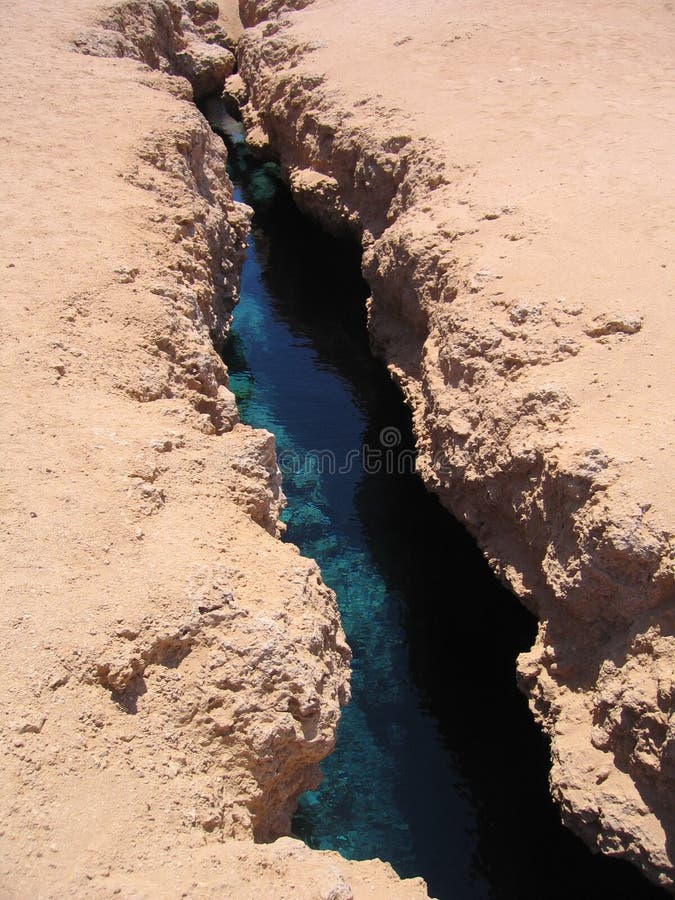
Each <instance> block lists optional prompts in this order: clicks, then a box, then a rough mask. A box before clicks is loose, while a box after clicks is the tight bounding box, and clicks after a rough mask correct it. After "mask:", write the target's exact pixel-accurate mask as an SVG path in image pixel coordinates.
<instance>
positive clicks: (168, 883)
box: [0, 0, 426, 898]
mask: <svg viewBox="0 0 675 900" xmlns="http://www.w3.org/2000/svg"><path fill="white" fill-rule="evenodd" d="M217 12H218V10H217V7H216V6H215V4H213V3H209V2H197V3H192V2H174V0H148V2H143V3H129V4H121V5H119V6H116V7H114V8H111V9H110V8H109V9H108V10H107V11H106V12H105V14H104V18H103V19H101V16H102V15H103V13H102V11H101V9H100V7H99V5H98V3H97V2H95V0H66V2H63V3H59V4H51V3H49V4H44V3H41V2H40V0H29V2H27V3H25V4H22V5H21V6H20V7H19V8H17V9H16V10H15V11H14V14H13V16H12V17H11V20H9V19H8V18H7V17H3V19H2V22H1V23H0V33H1V37H2V42H3V54H2V61H1V63H0V68H1V70H2V74H1V77H0V80H1V81H2V84H3V89H4V92H5V96H4V99H3V106H2V122H3V126H2V134H3V138H2V143H3V181H4V183H5V186H6V189H5V190H4V192H3V194H4V196H3V219H4V226H3V228H4V236H5V237H4V240H3V248H2V254H1V262H0V266H1V267H2V271H3V273H4V274H3V279H4V281H3V299H2V325H1V327H2V335H3V340H2V342H1V344H2V351H1V353H2V355H1V357H0V371H1V372H2V392H1V397H0V418H1V423H2V424H1V427H2V429H3V434H5V436H6V438H7V441H6V446H5V452H3V455H2V462H1V463H0V492H1V496H2V509H1V517H2V533H3V539H2V546H1V550H2V565H1V567H0V569H1V571H2V585H3V592H4V596H5V599H4V602H3V605H2V616H1V618H0V646H2V654H0V672H1V673H2V680H3V684H4V685H5V691H6V702H5V703H4V704H3V709H2V716H1V719H0V731H1V733H2V740H3V746H4V747H5V753H4V756H3V765H2V769H3V776H2V781H3V787H4V790H3V796H2V799H1V800H0V806H1V807H2V814H1V817H2V821H3V827H2V831H1V833H0V844H1V845H2V865H1V866H0V885H1V887H0V892H1V893H2V894H3V896H7V897H29V896H36V895H38V894H39V895H40V896H50V897H52V896H53V897H56V896H63V895H64V894H68V895H72V896H97V897H103V896H113V895H119V893H120V892H122V893H124V894H125V895H126V896H144V897H145V896H161V897H173V896H176V897H178V896H184V895H185V892H189V893H190V895H191V896H195V897H201V896H204V897H206V896H209V897H210V896H224V895H226V896H230V897H235V898H236V897H243V898H249V897H252V896H256V897H274V898H279V897H303V896H308V897H309V896H312V897H314V896H322V897H324V896H325V897H328V896H331V897H345V898H348V897H352V896H355V897H359V896H366V895H367V896H371V893H372V891H373V890H381V891H384V892H387V895H388V896H389V895H390V896H392V897H398V896H400V897H404V896H405V897H408V896H410V897H412V896H426V891H425V890H424V887H423V884H422V883H421V882H419V881H417V882H407V883H401V882H399V881H398V879H397V878H396V877H395V876H394V873H393V871H392V870H391V869H390V867H388V866H384V865H382V864H379V863H373V864H372V865H371V864H364V865H360V864H351V863H347V862H345V861H343V860H341V859H340V858H339V857H338V856H337V855H335V854H318V853H317V854H314V853H312V852H311V851H309V850H308V849H307V848H304V847H302V846H301V845H299V843H298V842H296V841H291V840H290V839H288V840H285V841H283V842H282V843H281V844H275V845H272V846H270V847H260V848H258V847H256V846H255V845H254V844H253V843H252V839H254V838H255V839H257V840H269V839H273V838H275V837H277V836H278V835H280V834H284V833H287V831H288V829H289V824H290V815H291V814H292V811H293V808H294V804H295V800H296V798H297V796H298V794H299V793H300V792H301V791H303V790H305V789H306V788H308V787H311V786H313V785H315V784H316V781H317V778H318V777H319V769H318V763H319V761H320V759H322V758H323V757H324V756H325V755H326V754H327V753H328V752H330V750H331V748H332V746H333V743H334V739H335V728H336V724H337V720H338V716H339V707H340V705H341V704H343V703H344V702H346V700H347V699H348V696H349V657H350V654H349V649H348V647H347V646H346V643H345V640H344V635H343V632H342V628H341V625H340V621H339V615H338V611H337V607H336V603H335V597H334V595H333V593H332V592H331V591H330V590H329V589H328V588H327V587H326V586H325V585H324V584H323V582H322V580H321V576H320V573H319V571H318V569H317V566H316V565H315V563H313V562H312V561H311V560H307V559H304V558H302V557H301V556H300V555H299V553H298V552H297V549H296V548H294V547H292V546H291V545H287V544H284V543H282V542H281V541H279V539H278V532H279V522H278V513H279V511H280V508H281V506H282V504H283V495H282V492H281V485H280V476H279V471H278V468H277V464H276V458H275V450H274V439H273V436H272V435H270V434H269V433H267V432H264V431H255V430H253V429H251V428H248V427H247V426H244V425H242V424H241V423H239V421H238V415H237V410H236V405H235V402H234V397H233V395H232V394H231V392H230V391H229V389H228V382H227V371H226V369H225V367H224V365H223V363H222V362H221V359H220V357H219V355H218V353H217V352H216V349H215V348H214V344H215V345H216V346H217V345H218V344H219V343H220V342H221V341H222V338H223V336H224V334H225V332H226V330H227V327H228V324H229V321H230V319H231V316H232V310H233V307H234V304H235V303H236V299H237V292H238V282H239V268H240V265H241V262H242V259H243V253H244V247H245V238H246V234H247V230H248V216H249V211H248V210H247V208H246V207H244V206H242V205H240V204H237V203H235V202H234V201H233V198H232V189H231V185H230V183H229V181H228V179H227V176H226V171H225V162H226V154H225V150H224V147H223V144H222V141H220V139H218V138H216V137H215V136H214V135H213V134H212V132H211V130H210V129H209V127H208V126H207V124H206V122H205V121H204V119H203V118H202V117H201V115H200V114H199V113H198V112H197V110H196V109H195V107H194V105H193V103H192V97H193V89H194V93H198V94H199V93H201V92H203V91H204V90H208V89H210V88H212V87H215V86H216V85H222V80H223V79H224V77H225V75H226V74H227V72H228V70H229V67H231V65H232V64H233V59H232V57H231V54H230V52H229V50H227V48H226V47H223V46H221V43H223V36H222V34H221V33H220V31H219V29H218V26H217V25H216V22H215V16H216V15H217ZM87 23H88V25H87ZM85 25H86V26H87V27H86V30H85V31H83V28H84V27H85ZM74 50H77V51H80V52H74ZM109 56H112V57H115V58H108V57H109ZM122 57H123V58H122ZM44 71H48V73H49V83H48V86H47V85H43V86H42V87H40V86H38V87H37V89H36V72H44ZM185 76H187V77H188V78H189V81H188V80H186V77H185ZM29 102H30V104H31V106H30V108H29V106H28V104H29ZM231 838H236V839H238V840H237V841H236V842H234V843H233V842H230V841H229V839H231Z"/></svg>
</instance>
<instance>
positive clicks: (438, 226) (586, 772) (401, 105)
mask: <svg viewBox="0 0 675 900" xmlns="http://www.w3.org/2000/svg"><path fill="white" fill-rule="evenodd" d="M301 5H302V6H303V7H304V8H302V9H300V10H299V9H297V6H298V5H297V4H288V3H283V2H276V3H266V4H250V3H247V2H245V0H243V2H242V3H241V4H240V8H241V11H242V17H243V20H244V24H246V25H248V26H250V27H249V28H248V29H247V31H246V32H245V34H244V37H243V39H242V42H241V44H240V50H239V59H240V71H241V74H242V76H243V77H244V80H245V81H246V82H247V84H248V87H249V91H250V98H251V99H250V102H249V104H248V106H246V107H244V110H243V114H244V119H245V122H246V124H247V127H248V130H249V134H250V136H251V140H252V142H253V143H254V144H255V145H257V146H259V147H265V146H267V145H271V146H272V147H273V148H274V150H275V151H276V152H277V153H278V155H279V156H280V159H281V162H282V166H283V168H284V170H285V172H286V174H287V177H288V180H289V182H290V185H291V187H292V189H293V191H294V194H295V197H296V199H297V202H298V203H299V205H300V206H301V207H302V208H304V209H305V210H307V211H308V212H309V213H310V214H312V215H314V216H316V217H317V218H318V219H319V220H320V221H322V222H323V223H324V225H325V226H326V227H327V228H330V229H332V230H337V231H345V230H346V231H350V232H351V233H353V234H355V235H356V236H357V237H359V239H360V240H361V242H362V244H363V248H364V261H363V267H364V274H365V276H366V279H367V280H368V282H369V284H370V287H371V290H372V297H371V300H370V301H369V328H370V333H371V339H372V343H373V346H374V348H375V350H376V352H377V353H378V354H379V355H381V357H382V358H383V359H384V360H385V361H386V362H387V363H388V365H389V368H390V370H391V372H392V374H393V375H394V377H395V378H396V379H397V380H398V382H399V383H400V385H401V386H402V388H403V391H404V393H405V396H406V398H407V400H408V403H409V405H410V407H411V409H412V412H413V419H414V427H415V433H416V438H417V445H418V449H419V454H420V460H419V468H420V472H421V475H422V477H423V478H424V480H425V481H426V483H427V485H428V486H429V487H430V488H431V489H432V490H434V491H436V492H437V493H438V495H439V496H440V498H441V500H442V501H443V503H444V504H445V505H446V506H447V507H448V508H449V509H450V510H452V512H453V513H454V514H455V515H456V516H457V517H458V518H459V519H460V520H461V521H463V522H465V523H466V525H467V527H468V528H469V529H470V530H471V532H472V533H473V534H474V535H475V537H476V539H477V540H478V542H479V544H480V546H481V547H482V548H483V550H484V552H485V554H486V556H487V558H488V559H489V561H490V563H491V565H492V566H493V568H494V570H495V571H496V572H497V573H498V574H499V575H500V577H501V578H502V579H503V580H504V581H505V582H507V583H508V584H509V585H510V586H511V587H512V589H513V590H514V591H515V592H516V594H518V595H519V596H520V597H521V598H522V599H523V601H524V602H525V603H526V604H527V605H528V607H530V609H532V610H533V611H534V612H536V614H537V615H538V617H539V619H540V623H541V624H540V628H539V635H538V638H537V641H536V644H535V646H534V647H533V649H532V650H531V652H529V653H527V654H524V655H523V656H522V657H521V659H520V661H519V666H518V670H519V678H520V683H521V685H522V687H523V689H524V690H525V691H526V692H527V694H528V696H529V698H530V705H531V708H532V711H533V713H534V715H535V717H536V718H537V721H538V722H539V723H540V724H541V726H542V727H543V728H544V730H545V731H546V733H547V734H548V735H549V737H550V740H551V756H552V769H551V788H552V792H553V795H554V797H555V798H556V800H557V801H558V803H559V804H560V809H561V811H562V815H563V818H564V820H565V822H566V823H567V824H568V825H569V826H570V827H571V828H573V829H574V830H575V831H576V832H577V833H579V834H580V835H581V836H582V837H583V838H584V839H585V840H586V841H587V842H588V843H589V844H590V845H591V846H592V847H596V848H599V849H600V850H602V851H604V852H606V853H609V854H612V855H617V856H624V857H626V858H627V859H629V860H631V861H633V862H634V863H636V864H637V865H638V866H640V867H641V868H642V869H643V871H644V872H645V873H646V874H647V875H648V876H649V877H650V878H652V879H654V880H655V881H658V882H659V883H660V884H663V885H666V886H672V885H673V879H674V876H675V869H674V857H673V848H672V841H673V836H674V835H675V808H674V803H673V797H675V790H674V789H675V755H674V753H673V748H674V747H675V733H674V731H673V728H674V725H673V684H674V680H673V674H674V673H673V659H674V657H675V639H674V638H673V626H674V624H675V602H674V599H675V585H674V571H675V569H674V552H673V520H674V515H673V514H674V512H675V502H674V500H673V495H672V487H671V478H670V471H669V467H670V459H672V444H673V430H672V422H671V421H670V419H669V418H668V417H667V416H665V415H664V412H665V410H667V409H671V408H672V397H673V395H674V393H675V385H674V384H673V377H672V368H671V367H667V366H666V364H665V360H667V359H668V358H669V352H670V351H669V347H668V343H669V341H670V340H671V338H670V335H672V317H671V313H670V309H671V307H670V306H669V303H668V299H667V298H668V295H669V291H671V290H672V281H669V280H668V279H669V278H671V279H672V275H671V276H669V275H668V271H667V266H668V251H667V242H668V235H667V232H666V229H664V227H663V226H664V223H665V222H668V221H672V219H673V210H672V208H668V201H667V200H666V199H665V198H664V195H663V193H662V189H661V187H660V184H661V181H660V179H661V177H662V175H664V174H665V172H666V171H670V170H671V169H670V168H669V167H671V165H672V154H670V151H669V146H668V141H667V139H665V137H664V132H660V131H659V130H658V129H654V127H653V123H654V121H656V120H657V119H661V118H664V116H666V117H667V114H666V113H665V112H664V109H665V108H664V105H663V99H662V96H661V93H662V86H663V77H662V72H661V71H660V68H659V66H660V65H661V63H660V62H659V63H658V64H657V63H656V62H655V61H656V60H657V59H658V60H664V59H666V58H667V57H668V50H667V47H668V46H669V43H668V42H669V39H670V37H669V35H670V33H671V31H672V22H671V21H670V20H669V17H668V12H667V11H664V10H662V9H661V8H660V7H658V8H657V5H650V7H649V10H648V12H646V13H645V15H644V16H642V14H641V13H640V12H638V10H637V9H636V8H635V7H634V6H631V5H630V4H623V5H620V8H619V9H618V10H617V9H616V8H615V6H614V5H612V6H608V5H606V4H603V3H601V2H598V3H593V4H590V5H589V4H585V5H582V4H574V5H573V6H574V8H573V9H572V8H569V7H568V6H566V5H564V4H554V7H552V8H551V10H548V11H547V13H546V16H543V14H542V15H539V14H538V13H537V14H535V13H534V12H533V9H532V6H531V4H527V3H524V2H518V3H516V4H510V5H509V7H508V9H507V8H506V7H504V6H503V5H500V4H496V3H493V2H489V0H476V2H472V3H469V4H464V5H462V6H461V7H460V6H457V7H456V8H455V7H453V8H452V9H451V8H449V7H448V6H447V4H440V3H437V2H434V0H425V2H424V3H421V4H420V3H416V4H414V9H413V7H411V6H410V5H409V4H405V3H384V2H383V0H369V2H368V3H362V2H357V0H345V2H340V3H338V2H337V0H315V2H314V3H311V4H309V5H307V4H301ZM549 13H550V14H549ZM337 21H339V22H340V27H339V28H336V27H335V23H336V22H337ZM375 21H376V22H377V23H378V27H377V28H375V29H373V28H372V27H371V24H372V22H375ZM598 23H602V24H601V25H599V24H598ZM573 75H574V77H572V76H573ZM580 85H583V89H582V88H581V87H579V86H580ZM608 109H616V110H619V109H620V110H621V111H622V118H621V119H620V121H619V120H615V121H613V122H609V120H608V119H607V118H606V111H607V110H608ZM404 111H405V112H404ZM669 160H670V161H669ZM669 451H670V452H669Z"/></svg>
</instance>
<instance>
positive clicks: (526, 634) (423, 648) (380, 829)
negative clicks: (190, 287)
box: [224, 123, 661, 900]
mask: <svg viewBox="0 0 675 900" xmlns="http://www.w3.org/2000/svg"><path fill="white" fill-rule="evenodd" d="M231 129H232V130H231V131H230V150H231V152H230V160H231V162H230V170H231V171H230V174H231V177H232V179H233V181H234V182H235V186H236V190H237V196H238V199H242V200H244V201H245V202H247V203H249V204H250V205H251V206H253V208H254V210H255V217H254V220H253V230H252V235H251V240H250V246H249V253H248V259H247V262H246V264H245V266H244V271H243V280H242V292H241V301H240V303H239V305H238V307H237V309H236V313H235V320H234V328H233V330H232V333H231V336H230V337H229V338H228V341H227V345H226V348H225V351H224V358H225V361H226V363H227V365H228V367H229V370H230V377H231V386H232V388H233V390H234V391H235V393H236V395H237V398H238V402H239V407H240V411H241V417H242V419H243V420H244V421H245V422H248V423H249V424H251V425H253V426H256V427H264V428H268V429H269V430H271V431H273V432H274V433H275V435H276V438H277V448H278V453H279V458H280V465H281V468H282V471H283V473H284V491H285V493H286V495H287V498H288V507H287V509H286V510H285V512H284V515H283V518H284V520H285V522H286V523H287V527H288V530H287V539H288V540H289V541H292V542H293V543H295V544H297V545H298V546H299V547H300V549H301V551H302V552H303V553H304V554H305V555H307V556H310V557H314V558H315V559H317V560H318V562H319V564H320V565H321V569H322V571H323V576H324V579H325V581H326V582H327V583H328V584H329V585H330V586H331V587H332V588H333V589H334V590H335V592H336V594H337V598H338V602H339V606H340V610H341V614H342V618H343V623H344V627H345V631H346V633H347V637H348V640H349V643H350V645H351V647H352V650H353V653H354V661H353V675H352V688H353V700H352V703H351V704H350V706H349V707H348V708H347V709H346V710H344V712H343V716H342V720H341V724H340V728H339V732H338V741H337V747H336V750H335V752H334V753H333V754H332V756H331V757H330V758H329V759H327V760H326V761H325V762H324V764H323V772H324V780H323V784H322V786H321V787H320V788H319V790H318V791H317V792H315V793H311V794H307V795H305V796H304V797H303V798H302V800H301V802H300V806H299V809H298V812H297V815H296V817H295V820H294V831H295V833H296V834H297V836H299V837H301V838H303V839H304V840H305V841H306V842H307V843H308V844H310V845H311V846H312V847H317V848H326V849H333V850H338V851H339V852H340V853H342V854H343V855H344V856H346V857H348V858H353V859H366V858H370V857H375V856H377V857H380V858H381V859H384V860H388V861H389V862H391V864H392V865H393V866H394V868H395V869H396V871H397V872H398V873H399V874H400V875H402V876H411V875H422V876H423V877H424V878H425V879H426V880H427V882H428V885H429V890H430V894H431V895H432V896H435V897H438V898H441V900H446V898H447V900H450V898H452V900H464V898H466V900H477V898H487V897H493V898H509V900H515V898H518V900H524V898H527V900H529V898H531V900H552V898H553V900H554V898H560V900H563V898H564V900H567V898H570V897H572V896H580V897H584V898H585V897H589V898H590V897H593V898H613V900H620V898H626V900H628V898H630V900H639V898H648V897H659V896H661V894H660V892H657V891H656V890H655V889H652V888H651V887H650V886H649V885H648V884H647V883H646V882H645V881H643V879H642V878H641V877H640V876H639V875H638V874H637V872H636V871H634V870H633V869H632V868H631V867H629V866H627V865H626V864H624V863H617V862H612V861H609V860H607V859H605V858H602V857H594V856H593V855H592V854H591V853H590V852H589V851H588V850H587V849H586V848H585V847H584V846H583V845H582V844H581V843H580V842H579V841H578V840H577V839H576V838H575V837H574V836H573V835H572V834H571V833H570V832H568V831H567V830H566V829H564V828H563V827H562V826H561V825H560V823H559V817H558V814H557V811H556V810H555V809H554V807H553V805H552V803H551V801H550V799H549V796H548V790H547V769H548V757H547V748H546V746H545V742H544V740H543V738H542V737H541V735H540V734H539V732H538V731H537V729H536V727H535V725H534V723H533V721H532V719H531V717H530V715H529V712H528V710H527V704H526V701H525V699H524V697H522V696H521V695H520V693H519V692H518V690H517V688H516V684H515V658H516V656H517V654H518V653H519V652H520V651H521V650H523V649H525V648H527V647H529V646H530V644H531V642H532V640H533V637H534V634H535V621H534V620H533V619H532V617H531V616H529V615H528V614H527V613H526V612H525V611H524V610H523V608H522V607H521V606H520V604H519V603H518V602H517V601H516V600H515V599H514V598H513V597H512V596H511V595H510V594H509V593H508V592H507V591H505V590H504V589H503V588H502V587H501V586H500V585H499V584H498V582H497V581H496V580H495V579H494V578H493V576H492V574H491V573H490V571H489V570H488V568H487V565H486V563H485V561H484V559H483V557H482V555H481V554H480V553H479V551H478V550H477V549H476V547H475V545H474V544H473V542H472V540H471V539H470V538H469V537H468V536H467V534H466V533H465V532H464V530H463V529H462V528H461V527H460V526H459V525H458V524H457V523H456V522H455V521H454V520H453V519H452V518H451V516H450V515H449V514H447V513H446V512H445V511H444V510H443V509H442V508H441V507H440V505H439V504H438V502H437V501H436V499H435V498H434V497H432V496H430V495H429V494H428V493H427V492H426V491H425V490H424V487H423V486H422V484H421V482H420V481H419V479H418V478H417V476H416V475H415V474H414V473H412V472H411V471H410V465H409V462H410V455H411V451H412V436H411V428H410V418H409V415H408V414H407V411H406V409H405V407H404V404H403V401H402V398H401V396H400V394H399V392H398V390H397V389H396V387H395V386H394V385H393V383H392V382H391V380H390V378H389V376H388V374H387V372H386V370H385V369H384V368H383V366H381V365H380V364H379V363H378V362H377V361H376V360H375V359H374V358H373V357H372V355H371V353H370V350H369V346H368V340H367V334H366V322H365V310H364V300H365V298H366V296H367V293H368V291H367V286H366V285H365V283H364V282H363V281H362V279H361V275H360V254H359V251H358V248H357V247H355V246H354V245H351V244H347V243H342V242H340V241H337V240H335V239H333V238H330V237H328V236H327V235H325V234H324V233H323V232H322V231H321V230H320V229H319V228H317V227H316V226H314V225H313V224H312V223H310V222H308V221H307V220H306V219H305V218H303V217H302V216H301V215H300V213H299V212H298V211H297V209H296V208H295V206H294V205H293V203H292V201H291V199H290V197H289V195H288V192H287V191H286V189H285V187H284V186H283V184H282V183H281V181H280V179H279V175H278V171H277V168H276V166H275V165H274V164H272V163H265V164H260V163H257V162H255V161H254V160H253V159H252V158H251V157H250V155H249V153H248V151H247V149H246V147H245V145H244V144H243V143H241V139H240V138H239V137H237V133H236V125H235V123H231ZM233 137H234V141H235V143H234V144H232V143H231V140H232V138H233ZM363 447H367V448H369V450H370V451H371V452H370V453H369V454H368V455H367V456H366V457H365V459H364V457H363V455H362V453H361V451H362V448H363ZM312 451H314V452H312ZM354 451H355V452H354ZM378 461H379V465H378Z"/></svg>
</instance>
